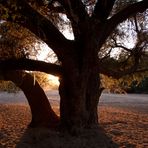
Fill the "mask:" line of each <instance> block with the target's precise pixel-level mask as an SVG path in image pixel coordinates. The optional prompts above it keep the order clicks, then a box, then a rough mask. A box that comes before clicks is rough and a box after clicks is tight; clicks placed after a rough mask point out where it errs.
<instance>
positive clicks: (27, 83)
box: [4, 71, 59, 128]
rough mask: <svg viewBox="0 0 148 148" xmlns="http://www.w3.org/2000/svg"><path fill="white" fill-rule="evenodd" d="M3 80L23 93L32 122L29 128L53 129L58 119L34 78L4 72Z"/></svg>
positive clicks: (19, 73)
mask: <svg viewBox="0 0 148 148" xmlns="http://www.w3.org/2000/svg"><path fill="white" fill-rule="evenodd" d="M4 75H5V80H11V81H12V82H14V83H15V84H16V85H17V86H18V87H20V88H21V89H22V91H23V92H24V94H25V96H26V98H27V100H28V103H29V105H30V109H31V114H32V121H31V123H30V125H29V126H30V127H49V128H55V127H56V126H57V125H58V124H59V118H58V116H57V115H56V114H55V113H54V111H53V110H52V108H51V106H50V103H49V101H48V98H47V97H46V95H45V93H44V91H43V89H42V88H41V87H40V85H39V84H38V82H37V81H35V80H34V78H33V77H32V76H31V75H30V74H28V73H25V72H22V71H7V72H5V74H4Z"/></svg>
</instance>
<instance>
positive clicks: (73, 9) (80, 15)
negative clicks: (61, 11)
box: [59, 0, 89, 40]
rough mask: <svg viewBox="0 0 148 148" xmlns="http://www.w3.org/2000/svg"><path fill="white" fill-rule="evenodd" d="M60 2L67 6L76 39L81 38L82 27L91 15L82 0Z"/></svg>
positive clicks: (60, 0) (67, 13)
mask: <svg viewBox="0 0 148 148" xmlns="http://www.w3.org/2000/svg"><path fill="white" fill-rule="evenodd" d="M59 2H60V3H61V4H62V6H63V7H64V8H65V12H66V15H67V17H68V19H69V20H70V22H71V25H72V29H73V33H74V37H75V39H76V40H77V39H79V36H80V34H81V29H83V27H84V26H83V25H82V24H83V23H85V21H86V20H87V19H88V17H89V16H88V14H87V12H86V10H85V6H84V4H83V3H82V1H81V0H64V1H62V0H59ZM81 25H82V27H81Z"/></svg>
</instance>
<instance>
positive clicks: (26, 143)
mask: <svg viewBox="0 0 148 148" xmlns="http://www.w3.org/2000/svg"><path fill="white" fill-rule="evenodd" d="M118 147H119V146H118V145H117V144H116V143H114V142H113V141H112V140H111V138H109V137H108V136H107V135H106V133H105V130H104V129H102V128H101V127H99V128H95V129H85V130H83V132H82V133H81V134H79V135H78V136H71V135H69V134H68V133H63V132H57V131H52V130H49V129H45V128H44V129H43V128H32V129H31V128H28V129H27V130H26V131H25V133H24V135H23V136H22V138H21V139H20V142H19V143H18V144H17V145H16V148H118Z"/></svg>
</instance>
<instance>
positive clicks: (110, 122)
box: [0, 93, 148, 148]
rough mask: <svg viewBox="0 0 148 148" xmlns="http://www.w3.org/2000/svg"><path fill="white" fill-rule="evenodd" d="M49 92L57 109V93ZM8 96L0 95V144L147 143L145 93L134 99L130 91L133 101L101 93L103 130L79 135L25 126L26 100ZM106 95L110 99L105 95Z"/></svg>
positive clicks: (133, 146) (30, 147)
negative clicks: (72, 135)
mask: <svg viewBox="0 0 148 148" xmlns="http://www.w3.org/2000/svg"><path fill="white" fill-rule="evenodd" d="M11 95H12V94H10V96H11ZM17 95H20V94H17ZM17 95H14V94H13V98H14V100H15V99H16V98H18V96H17ZM52 95H53V97H52ZM52 95H51V94H50V95H49V96H50V97H51V98H53V100H52V101H51V103H52V105H53V108H54V110H55V111H56V112H57V113H58V102H57V101H55V100H57V94H55V93H53V94H52ZM3 96H4V97H5V98H7V101H3V100H4V98H3V99H2V97H3ZM10 96H8V95H7V94H5V95H4V94H2V95H1V96H0V99H1V102H0V148H13V147H17V148H98V147H100V148H105V147H106V148H109V147H120V148H147V147H148V110H147V109H148V104H147V96H146V95H144V98H143V99H142V101H141V102H140V101H139V99H138V98H136V99H135V96H138V97H140V96H139V95H134V96H133V99H135V100H136V101H133V100H130V99H128V101H127V103H126V101H125V100H124V101H123V100H122V99H123V98H127V96H126V97H125V96H122V97H123V98H122V99H120V100H119V99H118V97H119V96H118V95H117V97H116V98H115V99H113V97H115V96H114V95H113V96H112V95H111V94H105V95H104V96H103V97H106V98H105V99H106V100H107V101H105V99H104V101H102V100H101V103H100V106H99V109H98V110H99V122H100V126H101V127H102V128H103V129H104V131H103V133H102V132H99V133H98V130H95V131H93V132H92V131H85V132H84V134H82V135H81V136H79V137H71V136H69V135H66V134H64V135H61V134H60V133H58V132H54V131H50V130H48V129H28V128H27V125H28V124H29V122H30V120H31V115H30V110H29V107H28V105H27V102H22V101H20V100H21V99H20V100H19V101H20V102H15V101H11V100H10V99H12V98H11V97H10ZM14 96H16V98H15V97H14ZM21 96H22V95H20V97H21ZM54 96H55V98H54ZM109 96H111V98H112V99H113V101H111V99H109ZM103 97H102V98H101V99H103ZM120 97H121V96H120ZM54 99H55V100H54ZM16 100H17V99H16ZM22 100H23V99H22ZM134 102H135V104H134ZM101 130H102V129H101ZM91 132H92V133H91ZM88 135H92V137H88ZM106 139H107V140H106Z"/></svg>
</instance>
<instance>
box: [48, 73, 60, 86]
mask: <svg viewBox="0 0 148 148" xmlns="http://www.w3.org/2000/svg"><path fill="white" fill-rule="evenodd" d="M48 80H49V81H50V82H51V83H52V84H53V85H56V86H58V85H59V77H56V76H53V75H49V76H48Z"/></svg>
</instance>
